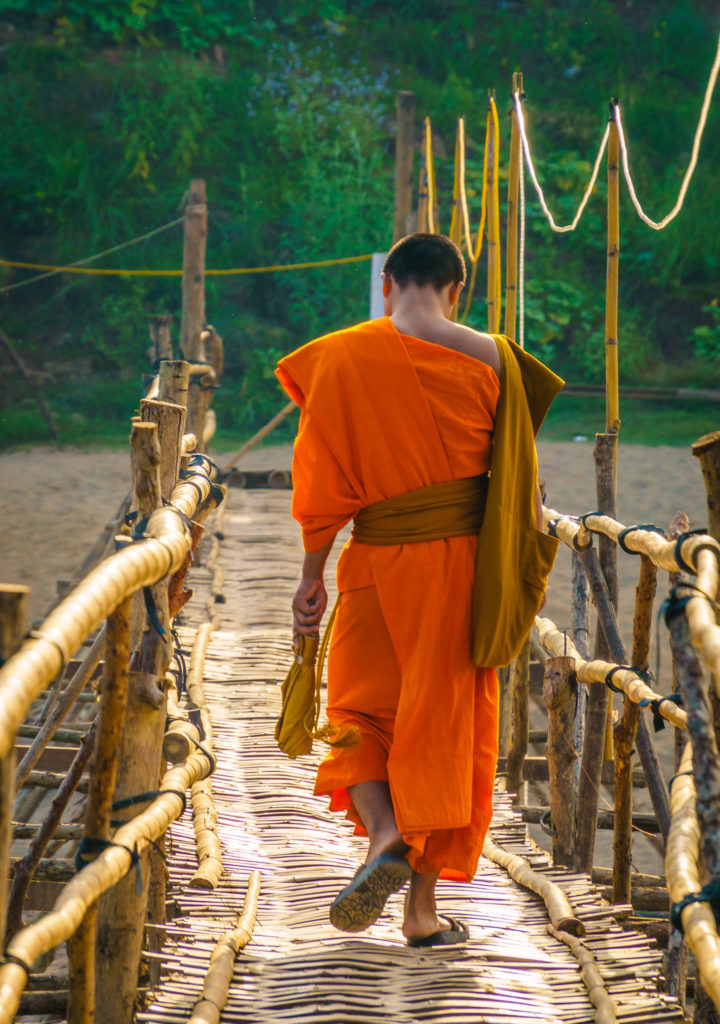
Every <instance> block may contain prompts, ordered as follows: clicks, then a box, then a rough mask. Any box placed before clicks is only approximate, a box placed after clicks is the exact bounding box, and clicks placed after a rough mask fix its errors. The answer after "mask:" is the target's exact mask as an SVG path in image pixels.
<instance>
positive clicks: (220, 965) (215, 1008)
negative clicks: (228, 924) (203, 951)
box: [189, 871, 260, 1024]
mask: <svg viewBox="0 0 720 1024" xmlns="http://www.w3.org/2000/svg"><path fill="white" fill-rule="evenodd" d="M259 895H260V872H259V871H251V872H250V878H249V879H248V887H247V892H246V894H245V900H244V903H243V909H242V914H240V915H239V917H238V920H237V924H236V925H235V927H234V928H233V930H232V931H230V932H227V933H226V934H225V935H223V937H222V938H221V939H220V941H219V942H218V944H217V945H216V946H215V948H214V950H213V951H212V954H211V955H210V968H209V970H208V973H207V975H206V977H205V981H204V983H203V991H202V996H201V997H200V999H199V1001H198V1002H197V1003H196V1004H195V1006H194V1007H193V1012H192V1016H191V1017H190V1022H189V1024H220V1014H221V1013H222V1011H223V1009H224V1008H225V1004H226V1003H227V999H228V995H229V992H230V983H231V981H232V976H233V965H234V963H235V958H236V957H237V955H238V953H239V952H240V950H241V949H244V948H245V946H246V945H247V944H248V942H249V941H250V939H251V938H252V933H253V929H254V927H255V921H256V918H257V905H258V897H259Z"/></svg>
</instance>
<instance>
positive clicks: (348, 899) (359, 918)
mask: <svg viewBox="0 0 720 1024" xmlns="http://www.w3.org/2000/svg"><path fill="white" fill-rule="evenodd" d="M411 874H412V871H411V870H410V865H409V864H408V862H407V861H406V860H405V858H404V857H399V856H398V855H397V854H395V853H381V854H380V856H379V857H376V858H375V859H374V860H371V861H370V863H369V864H363V865H362V867H361V868H360V869H359V870H358V872H357V873H356V875H355V877H354V878H353V880H352V882H351V883H350V885H347V886H346V887H345V888H344V889H343V890H342V892H340V893H339V894H338V896H337V897H336V898H335V899H334V900H333V902H332V904H331V906H330V923H331V924H332V925H333V926H334V927H335V928H338V929H339V930H340V931H341V932H361V931H362V930H363V929H364V928H368V927H369V926H370V925H371V924H373V922H374V921H377V919H378V918H379V917H380V915H381V914H382V912H383V908H384V907H385V904H386V902H387V900H388V897H389V896H390V895H391V894H392V893H394V892H398V890H400V889H402V887H403V886H404V885H405V883H406V882H407V881H408V879H409V878H410V875H411Z"/></svg>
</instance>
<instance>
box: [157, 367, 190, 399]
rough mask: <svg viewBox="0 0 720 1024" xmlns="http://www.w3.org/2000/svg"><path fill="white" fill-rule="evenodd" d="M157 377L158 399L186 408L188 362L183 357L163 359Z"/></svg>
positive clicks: (188, 374)
mask: <svg viewBox="0 0 720 1024" xmlns="http://www.w3.org/2000/svg"><path fill="white" fill-rule="evenodd" d="M158 377H159V381H158V385H159V386H158V399H159V400H160V401H161V402H171V403H172V404H173V405H182V406H184V407H185V408H186V409H187V403H188V386H189V383H190V364H189V363H186V362H185V360H184V359H164V360H163V361H162V362H161V363H160V369H159V371H158Z"/></svg>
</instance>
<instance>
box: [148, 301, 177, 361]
mask: <svg viewBox="0 0 720 1024" xmlns="http://www.w3.org/2000/svg"><path fill="white" fill-rule="evenodd" d="M149 328H150V361H151V362H152V363H153V365H155V364H158V365H159V364H160V363H161V362H163V361H164V360H169V359H172V357H173V350H172V334H171V332H172V314H171V313H155V314H154V315H153V316H151V317H150V322H149Z"/></svg>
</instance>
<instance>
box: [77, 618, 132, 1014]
mask: <svg viewBox="0 0 720 1024" xmlns="http://www.w3.org/2000/svg"><path fill="white" fill-rule="evenodd" d="M131 604H132V602H131V600H130V599H129V598H128V599H126V600H125V601H123V602H122V604H120V605H119V606H118V607H117V608H116V610H115V611H114V612H113V614H112V615H111V616H109V618H108V620H107V629H106V635H107V645H106V655H105V667H104V671H103V678H102V684H101V691H100V710H99V712H98V718H97V740H96V753H95V765H94V771H93V774H92V777H91V779H90V790H89V793H88V799H87V805H86V808H85V835H86V837H87V838H88V839H89V840H91V841H92V840H101V841H107V840H108V839H109V838H110V812H111V806H112V801H113V793H114V790H115V779H116V775H117V760H118V750H119V749H120V741H121V738H122V731H123V725H124V723H125V705H126V703H127V691H128V670H129V664H130V612H131ZM96 928H97V904H94V905H93V906H92V907H91V908H90V909H89V910H88V911H87V913H86V914H85V918H84V920H83V922H82V924H81V925H80V927H79V929H78V930H77V932H76V933H75V935H73V936H72V938H71V939H69V940H68V955H69V959H70V994H69V999H68V1016H67V1019H68V1024H92V1021H93V1015H94V1011H95V933H96Z"/></svg>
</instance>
